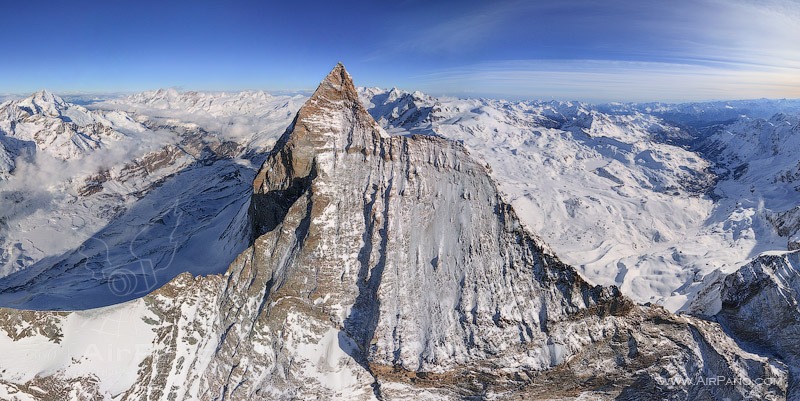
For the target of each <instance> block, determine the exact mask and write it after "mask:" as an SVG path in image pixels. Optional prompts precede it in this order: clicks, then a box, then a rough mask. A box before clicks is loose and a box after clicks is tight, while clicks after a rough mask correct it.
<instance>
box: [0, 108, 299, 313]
mask: <svg viewBox="0 0 800 401" xmlns="http://www.w3.org/2000/svg"><path fill="white" fill-rule="evenodd" d="M270 99H272V100H273V101H274V102H275V104H274V105H267V106H264V107H267V108H270V109H275V110H280V111H276V112H275V114H273V115H270V116H269V117H268V119H269V120H270V124H267V125H261V124H257V125H256V126H255V127H251V126H248V125H247V124H246V123H245V122H246V121H247V119H248V118H250V117H251V116H250V115H249V114H245V115H244V117H243V119H244V120H242V121H245V122H241V124H240V125H236V129H235V130H233V129H232V128H230V127H234V125H232V124H233V123H232V121H233V120H232V119H235V118H236V117H237V115H236V114H235V113H233V112H231V113H229V117H226V118H227V119H226V120H224V122H215V121H214V120H212V119H208V120H207V121H205V122H206V123H207V124H205V126H208V127H209V128H208V129H206V128H204V127H203V126H200V125H198V123H197V122H195V121H194V120H192V121H183V120H180V119H178V118H175V117H170V118H156V117H149V116H147V115H144V114H131V113H129V112H126V111H122V110H121V109H123V107H119V108H117V109H114V108H110V107H106V108H104V109H93V110H89V109H86V108H84V107H82V106H77V105H73V104H70V103H67V102H64V101H63V100H62V99H61V98H59V97H57V96H54V95H51V94H49V93H47V92H39V93H36V94H34V95H33V96H31V97H29V98H25V99H22V100H19V101H12V102H8V103H4V104H3V106H2V108H0V116H3V119H2V120H0V144H2V145H3V147H2V148H0V151H2V152H0V174H2V175H0V177H4V178H3V181H2V184H0V205H2V208H0V210H2V212H0V213H1V214H0V222H2V224H0V275H1V276H7V277H5V279H4V280H3V281H2V282H0V303H2V304H3V305H7V306H14V307H24V308H35V309H76V308H78V309H82V308H87V307H97V306H102V305H109V304H113V303H117V302H121V301H124V300H127V299H131V298H134V297H139V296H142V295H145V294H146V293H148V292H150V291H152V290H153V289H155V288H158V287H159V286H160V285H163V284H164V283H165V282H166V281H168V280H169V279H171V278H172V277H174V276H175V275H177V274H179V273H181V272H185V271H190V272H194V273H195V274H200V273H210V272H220V271H223V270H224V269H225V267H226V266H227V265H228V264H229V263H230V262H231V261H232V260H233V258H234V257H235V255H236V254H238V253H239V252H240V251H241V250H242V249H244V247H246V243H243V242H246V241H244V239H246V238H248V237H249V233H247V232H239V231H237V230H231V229H230V226H231V225H233V226H236V224H235V222H236V221H238V220H241V219H246V209H247V200H248V199H249V190H250V183H251V182H252V178H253V176H254V174H255V172H256V169H257V167H258V166H259V165H260V164H261V162H262V161H263V159H264V151H265V148H266V147H267V146H269V144H270V143H274V141H275V139H276V138H277V137H278V136H279V135H280V133H281V132H282V130H283V128H284V127H285V125H286V124H288V123H289V122H290V121H291V112H293V111H294V110H296V108H297V107H299V106H297V107H295V106H293V104H292V98H289V97H274V98H273V97H270ZM262 106H263V105H262ZM273 106H274V107H273ZM292 107H295V109H294V110H291V108H292ZM287 108H288V109H289V111H288V112H287V111H285V110H286V109H287ZM286 113H289V114H286ZM212 123H214V124H212ZM212 125H213V126H214V127H220V126H223V125H224V126H225V127H228V128H227V129H226V130H225V131H224V132H222V131H212V130H210V129H211V126H212ZM278 126H280V128H277V127H278ZM248 133H251V134H252V135H249V134H248ZM254 138H255V139H254ZM90 145H91V146H90ZM4 155H6V156H4ZM4 171H5V172H6V173H3V172H4ZM237 219H238V220H237ZM115 270H120V271H119V272H116V273H115ZM123 273H124V274H123ZM109 283H110V284H111V286H109V285H107V284H109ZM112 287H113V288H115V289H114V291H109V289H110V288H112ZM79 293H80V294H81V296H77V294H79ZM90 294H91V295H90Z"/></svg>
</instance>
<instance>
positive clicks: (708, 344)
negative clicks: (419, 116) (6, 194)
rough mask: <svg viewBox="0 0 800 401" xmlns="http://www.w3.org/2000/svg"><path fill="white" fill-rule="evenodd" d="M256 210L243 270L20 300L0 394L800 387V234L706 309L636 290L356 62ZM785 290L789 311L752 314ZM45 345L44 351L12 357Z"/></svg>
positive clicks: (398, 395) (781, 390)
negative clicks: (365, 83) (84, 295)
mask: <svg viewBox="0 0 800 401" xmlns="http://www.w3.org/2000/svg"><path fill="white" fill-rule="evenodd" d="M237 222H239V223H240V224H248V226H247V227H238V228H235V230H236V231H237V232H248V233H252V235H251V236H250V241H251V242H250V243H249V244H246V245H249V247H248V248H247V249H246V250H245V251H244V252H242V253H241V254H240V255H239V256H238V257H237V258H236V260H235V261H234V262H233V263H232V264H231V265H230V267H229V268H228V270H227V272H226V273H225V274H224V275H209V276H198V277H193V276H191V275H190V274H188V273H186V274H182V275H179V276H177V277H176V278H174V279H173V280H172V281H170V282H169V283H168V284H166V285H165V286H163V287H161V288H160V289H158V290H156V291H155V292H153V293H151V294H149V295H147V296H145V297H143V298H140V299H137V300H132V301H128V302H125V303H122V304H118V305H114V306H109V307H104V308H100V309H91V310H86V311H80V312H44V311H41V312H40V311H23V310H11V309H3V310H0V345H3V346H4V348H3V349H12V347H11V345H12V344H16V345H18V346H17V347H14V348H13V349H15V350H16V351H14V352H12V353H11V354H10V355H3V356H0V360H1V361H2V363H0V366H2V371H0V398H4V399H31V400H63V399H114V400H195V399H200V400H253V399H259V400H260V399H263V400H282V399H286V400H289V399H341V400H372V399H377V400H393V399H415V400H423V399H430V400H442V399H453V400H455V399H459V400H460V399H575V398H580V399H621V400H653V399H716V400H723V399H732V400H740V399H775V400H778V399H786V398H787V397H788V398H790V399H791V398H797V397H800V382H798V378H797V373H798V370H800V369H798V358H797V353H796V352H794V351H791V350H792V349H794V348H793V347H792V345H791V344H788V343H787V344H788V345H787V344H784V343H783V342H782V341H789V342H790V343H791V341H790V340H786V339H787V338H789V339H791V338H795V339H796V332H797V323H796V322H797V321H798V317H800V310H799V309H798V306H797V305H798V303H797V300H798V283H800V280H799V279H798V277H797V276H798V270H797V269H798V264H800V263H799V262H798V261H797V255H796V253H790V254H787V255H785V256H781V257H774V258H773V259H769V258H767V259H758V260H756V261H754V262H753V263H751V264H750V265H748V266H745V267H743V268H742V269H740V271H738V272H737V273H735V274H732V275H730V276H726V277H720V278H719V279H718V281H717V282H714V283H712V284H710V285H709V287H708V288H716V290H715V291H709V292H708V295H707V296H705V297H704V295H702V294H701V295H700V296H698V298H697V300H696V303H695V304H694V305H693V307H692V308H691V309H692V313H691V314H680V315H676V314H673V313H671V312H668V311H667V310H665V309H663V308H662V307H660V306H656V305H637V304H636V303H634V302H632V301H631V300H629V299H628V298H626V297H625V296H623V295H622V294H621V293H620V291H619V290H618V289H617V288H616V287H613V286H597V285H592V284H590V283H588V282H587V281H585V280H584V279H583V278H581V276H580V275H579V274H578V272H577V271H576V269H575V268H573V267H572V266H570V265H568V264H565V263H562V262H561V261H560V260H559V258H558V257H557V256H555V255H554V253H553V251H551V250H550V249H549V247H548V246H547V245H546V244H545V243H544V242H543V241H542V240H541V239H540V238H539V237H538V236H536V235H535V234H534V233H531V232H530V231H529V230H528V229H527V228H525V226H524V225H523V224H522V223H521V222H520V220H519V218H518V217H517V214H516V213H515V211H514V208H513V207H512V206H511V205H509V204H508V203H506V202H504V200H503V198H502V197H501V195H500V193H499V192H498V189H497V186H496V184H495V183H494V181H493V180H492V179H491V178H490V175H489V173H488V171H487V169H486V166H485V164H484V163H481V162H479V161H477V160H476V159H474V158H473V157H472V156H470V154H469V152H468V151H467V149H466V148H465V147H464V146H463V145H462V144H461V143H459V142H455V141H451V140H447V139H444V138H442V137H438V136H435V135H394V136H390V135H388V134H387V133H386V132H385V131H384V129H383V128H381V127H380V126H379V124H378V123H376V121H375V120H374V119H373V118H372V117H371V116H370V114H369V113H368V112H367V110H366V109H365V108H364V106H363V105H362V102H361V101H360V100H359V93H358V92H357V91H356V88H355V87H354V85H353V82H352V80H351V78H350V76H349V74H348V73H347V72H346V71H345V68H344V67H343V66H342V65H341V64H339V65H337V66H336V67H335V68H334V69H333V70H332V71H331V72H330V74H329V75H328V76H327V77H326V78H325V79H324V80H323V81H322V83H321V84H320V85H319V87H318V88H317V90H316V92H315V93H314V94H313V95H312V96H311V97H310V98H309V99H308V100H307V101H306V103H305V104H304V105H303V106H302V107H301V108H300V110H299V111H298V112H297V114H296V116H295V118H294V120H293V121H292V123H291V125H290V126H289V127H288V129H287V130H286V132H285V133H284V134H283V136H282V137H281V138H280V139H279V140H278V142H277V143H276V145H275V147H274V149H273V150H272V151H271V152H270V153H269V155H268V156H267V158H266V161H265V162H264V164H263V166H262V167H261V169H260V171H259V172H258V174H257V175H256V177H255V180H254V182H253V194H252V198H251V200H250V206H249V219H240V220H237ZM553 224H558V222H553ZM714 294H716V295H714ZM779 300H782V301H781V302H778V301H779ZM783 301H785V302H783ZM768 305H772V307H779V308H783V309H782V311H783V313H781V314H773V315H772V318H771V319H767V320H763V321H761V322H759V324H753V325H747V324H742V322H743V321H745V320H748V321H749V320H752V319H755V316H757V314H758V313H759V312H760V311H763V310H764V309H765V308H767V307H768ZM776 305H777V306H776ZM756 320H757V319H756ZM774 330H787V331H792V330H793V332H794V333H795V337H778V336H775V335H774ZM98 333H99V334H98ZM795 343H796V341H795ZM26 349H28V350H30V349H36V350H37V352H41V353H43V354H46V356H42V355H39V357H37V358H30V357H29V358H28V361H27V362H23V363H18V362H12V361H22V360H26V359H25V358H24V356H25V355H27V354H25V350H26ZM787 350H789V351H787ZM15 352H16V353H15ZM23 365H24V366H23ZM709 380H713V383H710V382H709Z"/></svg>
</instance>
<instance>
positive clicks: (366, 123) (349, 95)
mask: <svg viewBox="0 0 800 401" xmlns="http://www.w3.org/2000/svg"><path fill="white" fill-rule="evenodd" d="M388 137H389V135H388V134H386V132H384V131H383V129H382V128H381V127H380V126H379V125H378V123H377V122H375V120H374V119H373V118H372V116H371V115H370V114H369V112H367V110H366V109H365V108H364V105H363V104H361V101H360V99H359V98H358V91H357V90H356V87H355V85H354V84H353V79H352V78H351V77H350V74H348V73H347V70H345V68H344V65H342V63H338V64H336V66H335V67H333V70H331V72H330V73H328V75H327V76H326V77H325V79H323V80H322V82H320V84H319V86H318V87H317V90H316V91H314V94H313V95H311V97H310V98H309V99H308V101H306V103H305V104H304V105H303V107H301V108H300V110H299V111H298V112H297V115H296V116H295V119H294V122H293V123H292V125H291V126H290V127H289V128H288V129H287V130H286V133H284V135H283V136H282V137H281V139H280V141H279V142H278V144H277V145H276V146H275V148H274V151H275V152H277V153H278V154H281V155H282V157H280V158H272V159H270V160H268V161H267V163H266V164H265V165H264V166H263V167H262V169H261V172H260V173H259V175H258V176H257V178H256V180H255V183H254V184H255V188H256V193H260V192H261V191H264V192H268V191H270V190H276V189H278V188H280V189H282V190H286V189H287V188H289V187H290V186H291V185H292V183H293V182H294V181H293V180H294V179H295V178H301V179H305V178H306V177H309V176H310V174H311V173H312V170H313V169H312V167H313V166H314V164H315V161H316V159H317V157H318V156H319V155H322V154H327V155H328V156H324V158H329V156H330V155H334V156H335V154H336V153H339V152H360V153H363V154H365V155H366V154H370V153H379V152H380V141H381V138H388ZM274 179H277V180H278V181H274Z"/></svg>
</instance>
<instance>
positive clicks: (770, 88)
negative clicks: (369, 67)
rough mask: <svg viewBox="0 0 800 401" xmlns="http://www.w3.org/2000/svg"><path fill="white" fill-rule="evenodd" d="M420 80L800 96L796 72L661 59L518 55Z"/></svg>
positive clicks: (639, 92) (650, 93)
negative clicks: (533, 57) (532, 57)
mask: <svg viewBox="0 0 800 401" xmlns="http://www.w3.org/2000/svg"><path fill="white" fill-rule="evenodd" d="M416 80H417V81H418V82H420V85H421V86H423V87H424V88H425V90H427V91H429V92H432V93H450V94H455V95H463V96H490V97H494V96H500V97H508V98H512V99H567V100H582V101H589V102H607V101H675V102H679V101H687V100H717V99H743V98H757V97H771V98H800V75H797V74H794V73H793V72H786V71H781V70H745V69H729V68H723V67H713V66H705V65H692V64H674V63H659V62H637V61H609V60H518V61H508V62H495V63H483V64H477V65H473V66H468V67H463V68H454V69H448V70H442V71H438V72H436V73H431V74H426V75H421V76H418V77H416ZM465 82H469V85H464V83H465Z"/></svg>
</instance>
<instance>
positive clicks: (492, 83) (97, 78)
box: [0, 0, 800, 102]
mask: <svg viewBox="0 0 800 401" xmlns="http://www.w3.org/2000/svg"><path fill="white" fill-rule="evenodd" d="M0 14H1V15H3V16H4V21H3V23H2V24H0V34H2V38H3V39H4V43H5V51H4V52H3V53H4V56H3V58H2V60H0V93H27V92H32V91H34V90H38V89H41V88H47V89H50V90H52V91H55V92H62V93H63V92H76V91H86V92H116V91H140V90H145V89H154V88H160V87H177V88H182V89H187V90H188V89H194V90H240V89H266V90H273V91H274V90H297V89H313V88H314V87H315V86H316V84H317V83H318V81H319V80H320V79H321V78H322V77H323V76H324V75H325V73H327V71H328V70H329V69H330V68H331V67H332V66H333V65H334V64H335V63H336V62H337V61H342V62H344V64H345V66H346V67H347V68H348V70H349V71H350V73H351V74H352V75H353V76H354V79H355V80H356V84H357V85H363V86H381V87H392V86H397V87H400V88H403V89H407V90H421V91H423V92H428V93H431V94H435V95H455V96H473V97H474V96H485V97H504V98H510V99H563V100H585V101H594V102H601V101H650V100H653V101H688V100H710V99H738V98H757V97H769V98H784V97H789V98H800V23H798V22H797V21H800V0H761V1H756V0H691V1H690V0H670V1H665V0H659V1H655V0H638V1H621V0H606V1H589V0H552V1H547V2H545V1H470V0H461V1H434V0H424V1H418V0H396V1H390V2H389V1H387V2H383V1H364V2H358V1H300V0H296V1H286V2H274V1H258V2H256V1H204V0H194V1H184V2H181V1H172V2H168V1H163V0H161V1H150V0H140V1H108V0H106V1H83V0H73V1H62V0H53V1H49V2H45V3H42V2H0Z"/></svg>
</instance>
